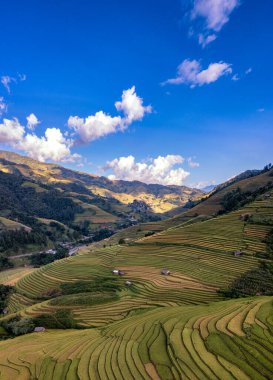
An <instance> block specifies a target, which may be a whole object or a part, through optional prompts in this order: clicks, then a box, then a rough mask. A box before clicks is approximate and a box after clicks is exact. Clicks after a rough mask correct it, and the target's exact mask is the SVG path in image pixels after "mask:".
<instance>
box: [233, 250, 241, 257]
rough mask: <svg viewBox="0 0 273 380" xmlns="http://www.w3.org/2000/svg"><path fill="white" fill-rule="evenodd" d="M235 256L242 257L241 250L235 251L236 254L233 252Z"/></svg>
mask: <svg viewBox="0 0 273 380" xmlns="http://www.w3.org/2000/svg"><path fill="white" fill-rule="evenodd" d="M233 256H237V257H238V256H242V252H241V251H239V250H238V251H234V252H233Z"/></svg>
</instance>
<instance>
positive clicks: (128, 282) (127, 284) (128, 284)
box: [125, 281, 133, 286]
mask: <svg viewBox="0 0 273 380" xmlns="http://www.w3.org/2000/svg"><path fill="white" fill-rule="evenodd" d="M125 285H126V286H132V285H133V283H132V281H126V282H125Z"/></svg>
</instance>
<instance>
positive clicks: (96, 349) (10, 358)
mask: <svg viewBox="0 0 273 380" xmlns="http://www.w3.org/2000/svg"><path fill="white" fill-rule="evenodd" d="M272 315H273V305H272V297H259V298H258V297H256V298H248V299H240V300H236V301H234V300H233V301H224V302H217V303H211V304H209V305H206V306H174V307H164V308H161V309H156V310H152V311H148V312H146V313H144V314H139V315H135V316H131V317H128V318H127V319H126V320H124V321H118V322H114V323H112V324H110V325H109V326H108V327H106V328H95V329H87V330H70V331H60V330H51V331H46V332H44V333H40V334H37V333H32V334H28V335H25V336H22V337H18V338H16V349H14V341H12V340H9V341H4V342H0V379H14V380H20V379H24V380H26V379H38V380H41V379H43V380H44V379H56V380H57V379H68V380H74V379H80V380H89V379H90V380H104V379H113V380H116V379H123V380H131V379H132V380H134V379H145V380H149V379H152V380H154V379H156V380H157V379H186V380H193V379H194V380H197V379H200V380H204V379H206V380H219V379H221V380H249V379H253V380H266V379H272V376H273V349H272V340H273V336H272V331H273V319H272Z"/></svg>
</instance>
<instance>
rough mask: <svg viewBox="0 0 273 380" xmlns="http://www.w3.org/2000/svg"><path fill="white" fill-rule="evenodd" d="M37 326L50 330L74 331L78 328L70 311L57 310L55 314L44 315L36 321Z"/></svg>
mask: <svg viewBox="0 0 273 380" xmlns="http://www.w3.org/2000/svg"><path fill="white" fill-rule="evenodd" d="M33 322H34V324H35V326H43V327H47V328H49V329H73V328H76V327H77V324H76V322H75V320H74V319H73V314H72V312H71V311H70V310H63V309H61V310H57V311H56V312H55V313H51V314H43V315H40V316H38V317H36V318H35V319H34V321H33Z"/></svg>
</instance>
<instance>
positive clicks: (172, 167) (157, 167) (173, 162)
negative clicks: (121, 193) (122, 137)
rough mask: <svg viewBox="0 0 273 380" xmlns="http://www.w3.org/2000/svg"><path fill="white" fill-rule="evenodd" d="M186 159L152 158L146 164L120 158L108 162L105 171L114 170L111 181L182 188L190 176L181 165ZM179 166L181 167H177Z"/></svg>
mask: <svg viewBox="0 0 273 380" xmlns="http://www.w3.org/2000/svg"><path fill="white" fill-rule="evenodd" d="M183 162H184V158H183V157H182V156H180V155H171V154H170V155H167V156H158V157H157V158H151V159H149V161H146V162H136V161H135V157H133V156H131V155H130V156H128V157H119V158H115V159H114V160H112V161H109V162H107V164H106V166H105V168H104V170H105V171H107V170H112V171H113V174H111V175H109V176H108V178H109V179H112V180H114V179H122V180H126V181H141V182H145V183H148V184H154V183H158V184H162V185H177V186H181V185H182V184H183V183H184V180H185V179H186V178H187V177H188V176H189V175H190V173H189V172H187V171H185V170H184V169H183V168H182V167H181V164H182V163H183ZM177 165H179V167H176V166H177Z"/></svg>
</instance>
